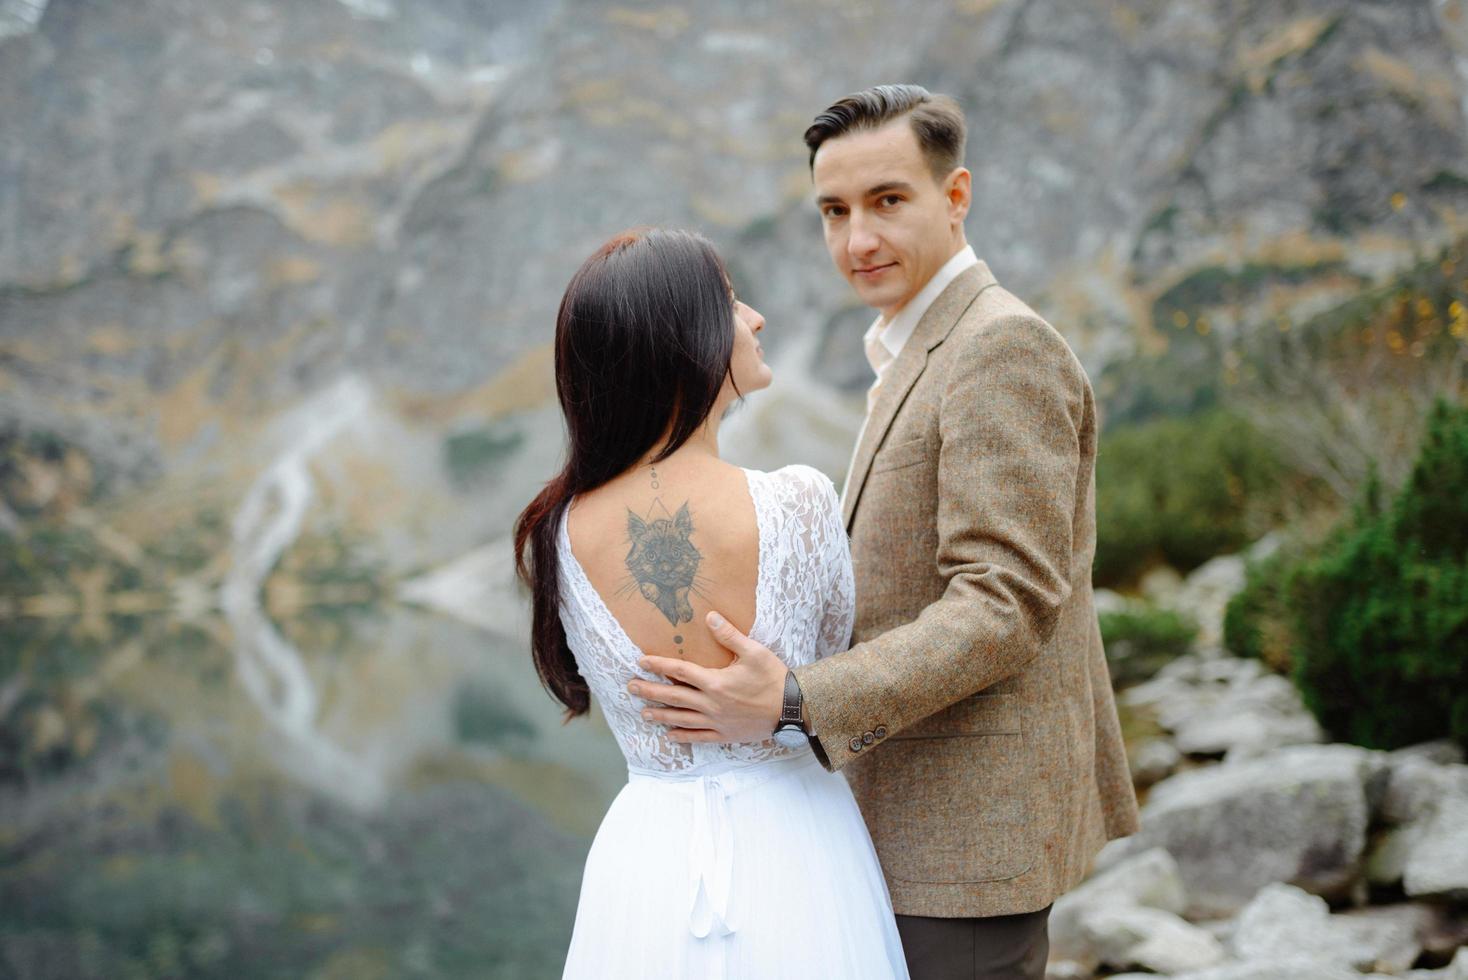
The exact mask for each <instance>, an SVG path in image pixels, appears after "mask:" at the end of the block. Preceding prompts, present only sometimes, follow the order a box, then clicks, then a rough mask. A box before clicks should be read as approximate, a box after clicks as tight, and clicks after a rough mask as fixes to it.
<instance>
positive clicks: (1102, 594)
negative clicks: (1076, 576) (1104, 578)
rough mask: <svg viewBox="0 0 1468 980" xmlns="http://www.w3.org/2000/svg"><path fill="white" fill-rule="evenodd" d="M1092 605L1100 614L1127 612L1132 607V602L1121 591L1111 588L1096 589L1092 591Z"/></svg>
mask: <svg viewBox="0 0 1468 980" xmlns="http://www.w3.org/2000/svg"><path fill="white" fill-rule="evenodd" d="M1091 606H1092V607H1093V608H1094V609H1095V610H1096V614H1097V615H1098V616H1099V615H1102V614H1104V613H1114V612H1126V611H1127V610H1129V609H1131V607H1132V604H1131V603H1130V602H1128V601H1127V600H1126V597H1125V596H1123V595H1122V594H1121V593H1119V592H1113V591H1112V590H1111V589H1094V590H1092V592H1091Z"/></svg>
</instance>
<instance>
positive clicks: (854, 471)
mask: <svg viewBox="0 0 1468 980" xmlns="http://www.w3.org/2000/svg"><path fill="white" fill-rule="evenodd" d="M996 284H997V281H996V280H995V278H994V274H993V273H992V272H990V271H989V267H988V265H986V264H985V263H984V262H982V261H980V262H979V263H978V264H977V265H973V266H970V267H969V268H967V269H965V270H964V271H963V272H961V273H960V274H959V275H958V277H957V278H956V279H954V280H953V281H952V282H950V283H949V284H948V286H947V287H946V288H945V289H944V290H943V292H941V293H939V294H938V298H937V299H935V300H933V303H932V305H931V306H929V307H928V309H927V312H926V313H924V314H923V316H922V319H921V320H919V321H918V325H917V327H916V328H915V329H914V330H913V332H912V336H911V337H909V338H907V343H906V344H904V345H903V347H902V352H901V353H900V354H898V355H897V359H896V360H894V361H893V362H892V363H891V365H889V366H888V368H887V372H888V373H887V377H886V378H885V379H884V380H883V381H882V390H881V391H880V392H879V393H878V395H877V403H876V404H875V405H873V406H872V414H871V416H870V417H869V418H868V419H867V424H866V429H865V430H864V431H863V433H862V438H861V445H860V446H858V447H857V449H856V456H855V458H854V459H853V460H852V464H851V486H850V487H848V488H846V493H845V494H843V497H844V498H845V507H844V509H843V513H842V515H841V516H842V517H843V518H844V519H845V521H846V530H847V531H848V532H849V531H850V530H851V521H852V518H853V517H854V516H855V515H856V502H857V500H858V499H859V498H860V497H861V491H862V489H863V488H864V487H865V486H866V481H867V475H868V473H870V472H871V468H872V457H873V456H875V455H876V453H877V447H878V446H880V445H881V444H882V440H883V439H884V438H885V437H886V435H887V430H888V429H890V428H891V427H892V420H893V419H895V418H896V417H897V410H898V409H899V408H901V407H902V403H903V402H904V401H905V400H906V399H907V393H908V392H909V391H911V390H912V386H913V385H914V384H916V383H917V379H918V378H920V377H922V373H923V370H924V369H925V368H926V367H927V366H928V352H929V351H931V350H932V349H933V348H934V347H937V346H938V345H939V344H941V343H942V342H943V341H944V339H945V338H947V336H948V334H949V332H950V331H952V330H953V326H954V324H956V323H957V322H958V319H959V317H961V316H963V314H964V312H965V311H966V310H967V309H968V308H969V306H970V305H971V304H972V303H973V301H974V300H975V299H976V298H978V295H979V294H980V293H981V292H983V291H984V290H985V289H988V288H989V287H990V286H993V285H996Z"/></svg>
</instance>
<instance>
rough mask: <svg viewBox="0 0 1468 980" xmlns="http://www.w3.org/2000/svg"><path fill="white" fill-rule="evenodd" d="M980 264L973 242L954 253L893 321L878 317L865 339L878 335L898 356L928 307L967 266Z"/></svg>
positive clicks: (899, 311)
mask: <svg viewBox="0 0 1468 980" xmlns="http://www.w3.org/2000/svg"><path fill="white" fill-rule="evenodd" d="M978 264H979V257H978V256H977V255H975V254H974V247H973V246H972V245H965V246H964V247H963V248H961V249H959V250H958V251H957V252H955V253H954V255H953V257H952V258H951V259H949V260H948V261H947V262H945V263H944V264H943V268H941V269H939V270H938V271H937V272H935V273H933V278H931V279H929V280H928V281H927V283H926V284H925V285H924V286H923V288H922V289H920V290H918V292H917V295H916V296H914V297H913V298H912V299H910V300H908V301H907V305H906V306H904V307H903V308H902V309H900V310H898V311H897V315H896V316H894V317H893V318H892V322H890V323H887V322H885V321H884V319H883V317H880V316H879V317H877V318H876V319H875V320H873V321H872V325H871V326H870V327H868V328H867V332H866V335H865V336H864V337H863V340H864V341H871V340H872V339H874V338H876V337H880V338H881V339H882V346H883V347H886V348H887V350H888V352H889V353H891V355H892V356H893V357H894V358H895V357H896V356H897V355H898V354H901V353H902V348H903V347H905V346H906V345H907V338H909V337H911V336H912V332H913V331H914V330H916V329H917V325H918V321H919V320H921V319H922V318H923V314H924V313H926V312H928V307H930V306H932V305H933V300H935V299H937V298H938V296H939V295H940V294H941V293H942V292H943V290H945V289H947V288H948V284H949V283H951V282H952V281H953V280H955V279H957V278H958V277H959V275H960V274H962V273H963V272H964V271H965V270H966V269H968V268H969V267H971V266H975V265H978Z"/></svg>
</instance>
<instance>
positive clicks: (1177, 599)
mask: <svg viewBox="0 0 1468 980" xmlns="http://www.w3.org/2000/svg"><path fill="white" fill-rule="evenodd" d="M1244 572H1245V568H1244V559H1243V557H1242V556H1240V555H1219V556H1218V557H1217V558H1213V559H1210V560H1209V561H1206V562H1204V563H1203V564H1202V565H1199V566H1198V567H1197V568H1196V569H1194V570H1193V571H1192V572H1191V573H1190V574H1189V575H1188V577H1187V579H1186V580H1185V581H1184V582H1183V584H1182V586H1181V587H1180V588H1179V589H1177V591H1175V592H1173V593H1171V594H1170V595H1168V596H1167V598H1166V600H1165V601H1166V604H1167V605H1168V606H1169V607H1170V608H1172V609H1175V610H1177V611H1178V612H1181V613H1186V614H1187V615H1189V616H1191V617H1193V619H1194V620H1196V621H1197V623H1198V643H1199V645H1200V646H1213V647H1216V646H1220V645H1221V644H1222V643H1223V613H1224V610H1225V609H1226V608H1227V607H1228V601H1229V600H1230V599H1232V598H1233V597H1234V596H1235V595H1236V594H1237V593H1238V592H1239V591H1240V590H1241V589H1243V587H1244Z"/></svg>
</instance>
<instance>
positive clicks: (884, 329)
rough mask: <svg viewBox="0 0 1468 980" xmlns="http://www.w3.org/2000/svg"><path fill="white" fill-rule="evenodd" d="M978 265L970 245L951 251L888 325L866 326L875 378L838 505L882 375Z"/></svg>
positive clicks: (847, 486) (883, 320)
mask: <svg viewBox="0 0 1468 980" xmlns="http://www.w3.org/2000/svg"><path fill="white" fill-rule="evenodd" d="M978 264H979V257H978V256H977V255H975V254H974V249H973V246H972V245H965V246H964V247H963V248H961V249H960V250H959V251H957V252H955V253H954V255H953V257H952V258H951V259H949V260H948V261H947V262H945V263H943V267H942V268H941V269H939V270H938V271H937V272H935V273H933V278H931V279H929V280H928V281H927V283H926V284H925V285H924V286H923V288H922V289H920V290H918V292H917V295H916V296H914V297H913V298H912V299H910V300H908V301H907V305H905V306H903V307H902V309H900V310H898V311H897V315H896V316H894V317H893V318H892V320H891V322H890V323H889V322H887V320H886V318H885V317H883V316H878V317H877V318H876V319H875V320H873V321H872V325H871V326H870V327H867V332H866V334H865V335H864V336H863V337H862V346H863V348H864V349H865V351H866V355H867V363H868V364H870V365H871V366H872V371H873V373H875V374H876V376H877V378H876V380H875V381H873V382H872V386H871V387H870V388H868V389H867V411H866V415H865V416H864V417H863V418H862V420H861V430H860V431H859V432H857V434H856V445H855V446H853V447H852V448H851V460H850V462H848V463H847V464H846V480H845V481H844V482H843V483H842V484H841V506H842V508H843V509H844V508H845V506H846V494H847V491H848V490H850V488H851V475H852V474H851V469H852V467H853V466H854V465H855V464H856V451H857V449H859V448H860V447H861V441H862V439H863V437H865V436H866V432H867V422H868V421H869V420H870V419H871V417H872V408H873V407H874V406H875V405H876V404H877V392H878V391H879V390H880V389H881V387H882V378H883V376H884V375H885V374H886V371H887V367H888V366H889V365H890V364H891V363H892V362H893V361H895V360H897V355H898V354H901V353H902V348H903V347H905V346H907V339H908V338H909V337H911V336H912V332H913V331H914V330H916V329H917V325H918V321H920V320H921V319H922V318H923V314H924V313H926V312H928V307H930V306H932V305H933V300H935V299H937V298H938V296H939V295H940V294H941V293H942V292H943V290H945V289H947V288H948V284H949V283H951V282H952V281H953V280H955V279H957V278H958V277H959V275H961V274H962V273H963V272H964V271H965V270H967V269H969V268H971V267H972V266H975V265H978Z"/></svg>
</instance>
